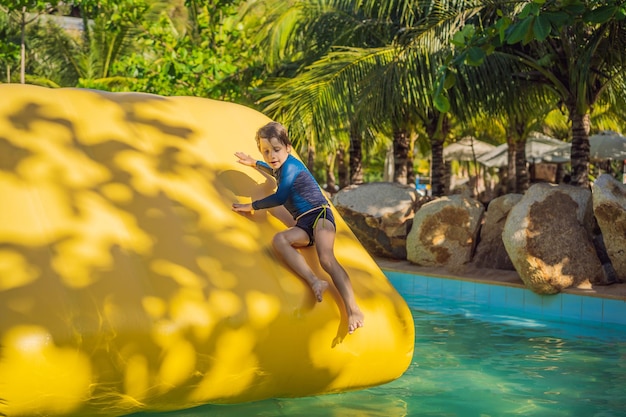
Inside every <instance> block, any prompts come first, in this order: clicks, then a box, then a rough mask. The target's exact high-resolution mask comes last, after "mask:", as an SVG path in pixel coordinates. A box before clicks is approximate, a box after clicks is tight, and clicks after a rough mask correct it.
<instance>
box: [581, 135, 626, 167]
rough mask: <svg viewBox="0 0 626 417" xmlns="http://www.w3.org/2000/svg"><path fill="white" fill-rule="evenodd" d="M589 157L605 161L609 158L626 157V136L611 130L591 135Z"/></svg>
mask: <svg viewBox="0 0 626 417" xmlns="http://www.w3.org/2000/svg"><path fill="white" fill-rule="evenodd" d="M589 145H590V149H589V159H590V160H592V161H605V160H607V159H616V160H619V159H621V160H624V159H626V137H624V136H622V135H620V134H619V133H617V132H613V131H611V130H605V131H603V132H600V133H598V134H596V135H591V136H590V137H589Z"/></svg>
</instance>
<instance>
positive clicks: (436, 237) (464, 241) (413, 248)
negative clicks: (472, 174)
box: [406, 195, 485, 269]
mask: <svg viewBox="0 0 626 417" xmlns="http://www.w3.org/2000/svg"><path fill="white" fill-rule="evenodd" d="M484 211H485V208H484V206H483V205H482V204H481V203H479V202H478V201H476V200H473V199H471V198H468V197H465V196H462V195H453V196H450V197H442V198H439V199H436V200H433V201H431V202H429V203H426V204H424V205H423V206H422V207H421V208H420V209H419V210H418V211H417V212H416V213H415V217H414V218H413V226H412V227H411V231H410V232H409V234H408V235H407V242H406V248H407V260H409V261H410V262H413V263H415V264H418V265H423V266H446V267H449V268H452V269H454V268H456V267H460V266H462V265H463V264H465V263H467V262H469V261H470V259H471V257H472V253H473V251H474V249H475V245H476V238H477V237H478V231H479V228H480V223H481V221H482V215H483V213H484Z"/></svg>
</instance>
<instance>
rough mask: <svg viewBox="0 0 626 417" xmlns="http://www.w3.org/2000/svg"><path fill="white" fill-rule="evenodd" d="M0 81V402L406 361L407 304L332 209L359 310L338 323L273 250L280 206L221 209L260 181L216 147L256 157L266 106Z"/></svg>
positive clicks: (3, 408) (227, 390)
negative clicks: (245, 211)
mask: <svg viewBox="0 0 626 417" xmlns="http://www.w3.org/2000/svg"><path fill="white" fill-rule="evenodd" d="M0 97H2V100H0V196H2V204H0V415H7V416H11V417H16V416H34V415H46V416H74V415H75V416H89V415H102V416H118V415H124V414H128V413H132V412H136V411H141V410H173V409H183V408H187V407H191V406H196V405H199V404H205V403H237V402H245V401H252V400H258V399H263V398H271V397H295V396H307V395H315V394H322V393H333V392H340V391H345V390H354V389H360V388H364V387H369V386H373V385H377V384H382V383H385V382H388V381H391V380H393V379H395V378H398V377H399V376H400V375H402V373H403V372H404V371H405V370H406V368H407V367H408V365H409V363H410V361H411V357H412V353H413V345H414V330H413V320H412V317H411V313H410V311H409V309H408V307H407V305H406V304H405V302H404V300H403V299H402V298H401V296H400V295H399V294H398V293H397V292H396V291H395V290H394V289H393V287H392V286H391V285H390V284H389V282H388V281H387V279H386V278H385V276H384V275H383V274H382V272H381V271H380V269H379V268H378V267H377V265H376V263H375V262H374V261H373V260H372V258H371V257H370V256H369V255H368V254H367V253H366V251H365V250H364V249H363V247H362V246H361V245H360V244H359V242H358V241H357V239H356V238H355V237H354V235H353V234H352V233H351V232H350V230H349V228H348V227H347V226H346V225H345V223H344V222H343V221H342V220H341V218H339V216H338V215H337V213H336V212H335V215H336V217H337V220H338V233H337V240H336V244H335V250H336V254H337V257H338V258H339V260H340V262H341V263H342V264H343V265H344V266H345V267H346V269H347V271H348V273H349V275H350V277H351V280H352V283H353V286H354V289H355V293H356V297H357V301H358V303H359V305H360V307H361V309H362V310H363V312H364V313H365V327H364V328H362V329H359V330H357V331H356V332H355V333H354V334H352V335H348V334H347V332H346V329H347V325H346V317H345V312H344V311H343V307H341V308H340V307H339V306H340V305H341V299H340V298H339V296H338V294H337V293H336V291H334V290H332V291H330V292H328V293H326V297H325V299H324V301H323V302H321V303H316V302H315V301H314V299H313V296H312V294H311V291H310V290H309V289H308V287H307V286H306V285H305V283H304V281H302V280H301V279H299V278H298V277H297V276H296V275H294V274H293V273H292V272H291V270H289V269H288V268H286V267H285V266H284V265H283V264H282V263H281V262H280V261H279V260H278V259H277V258H276V256H275V255H274V253H273V251H272V249H271V238H272V236H273V235H274V233H275V232H276V231H278V230H281V229H283V228H284V227H285V223H284V222H286V221H288V217H285V215H286V211H281V210H274V211H272V212H267V211H258V212H256V213H254V214H253V215H251V216H245V215H241V214H238V213H235V212H233V211H232V210H231V205H232V203H233V202H235V201H250V200H249V198H250V196H251V197H252V198H254V199H257V198H260V197H263V196H265V195H267V194H269V193H271V192H272V191H273V188H274V186H275V184H274V183H273V182H269V181H267V180H266V178H265V177H264V176H262V175H261V174H259V173H257V172H256V171H255V170H253V169H250V168H247V167H244V166H242V165H240V164H238V163H236V158H235V156H234V155H233V154H234V152H235V151H244V152H247V153H250V154H251V155H257V156H258V157H259V159H260V158H261V157H260V155H259V153H258V150H257V149H256V143H255V141H254V134H255V132H256V130H257V128H258V127H260V126H261V125H263V124H265V123H266V122H267V121H268V119H267V117H265V116H264V115H262V114H260V113H258V112H256V111H254V110H251V109H249V108H246V107H243V106H240V105H236V104H230V103H224V102H218V101H212V100H207V99H201V98H192V97H173V98H165V97H161V96H155V95H148V94H139V93H105V92H100V91H92V90H81V89H56V90H55V89H47V88H43V87H34V86H24V85H7V84H5V85H0ZM303 253H304V254H305V257H306V258H307V260H308V261H309V263H311V264H312V265H317V262H316V258H315V256H316V254H315V251H314V250H313V249H305V250H303ZM316 271H317V273H318V274H320V276H321V277H325V278H326V279H328V277H327V276H326V275H325V273H324V272H323V271H322V270H321V268H319V267H316Z"/></svg>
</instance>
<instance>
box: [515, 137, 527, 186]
mask: <svg viewBox="0 0 626 417" xmlns="http://www.w3.org/2000/svg"><path fill="white" fill-rule="evenodd" d="M528 186H529V179H528V168H526V138H524V139H519V140H518V141H517V142H515V189H516V192H518V193H521V194H523V193H524V192H525V191H526V190H528Z"/></svg>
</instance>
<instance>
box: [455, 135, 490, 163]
mask: <svg viewBox="0 0 626 417" xmlns="http://www.w3.org/2000/svg"><path fill="white" fill-rule="evenodd" d="M494 148H495V146H493V145H490V144H489V143H487V142H483V141H480V140H478V139H475V138H473V137H471V136H466V137H464V138H463V139H461V140H460V141H458V142H454V143H452V144H450V145H448V146H446V147H445V148H443V160H444V161H473V160H474V158H478V157H479V156H481V155H483V154H485V153H487V152H489V151H491V150H493V149H494Z"/></svg>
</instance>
